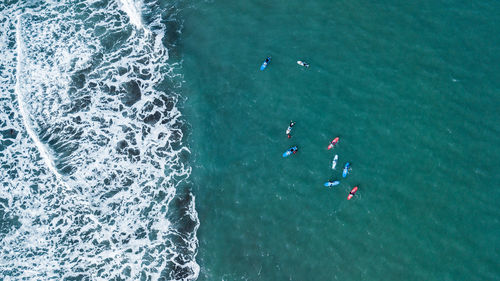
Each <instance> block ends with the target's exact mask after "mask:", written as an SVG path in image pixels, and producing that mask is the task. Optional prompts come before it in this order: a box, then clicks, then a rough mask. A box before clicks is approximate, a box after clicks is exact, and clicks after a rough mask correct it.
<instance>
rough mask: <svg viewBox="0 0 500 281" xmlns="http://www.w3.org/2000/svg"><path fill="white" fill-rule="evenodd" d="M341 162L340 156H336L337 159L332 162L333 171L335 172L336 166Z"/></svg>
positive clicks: (334, 158)
mask: <svg viewBox="0 0 500 281" xmlns="http://www.w3.org/2000/svg"><path fill="white" fill-rule="evenodd" d="M338 160H339V156H338V155H337V154H335V157H333V162H332V170H335V166H337V161H338Z"/></svg>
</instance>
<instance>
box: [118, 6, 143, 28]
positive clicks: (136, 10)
mask: <svg viewBox="0 0 500 281" xmlns="http://www.w3.org/2000/svg"><path fill="white" fill-rule="evenodd" d="M118 6H119V7H120V9H121V10H122V11H124V12H125V13H126V14H127V15H128V17H129V19H130V22H131V23H132V24H133V25H135V27H137V28H138V29H142V28H143V25H142V19H141V7H142V3H141V1H134V0H119V1H118Z"/></svg>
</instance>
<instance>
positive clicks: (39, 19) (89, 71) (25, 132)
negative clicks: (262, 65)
mask: <svg viewBox="0 0 500 281" xmlns="http://www.w3.org/2000/svg"><path fill="white" fill-rule="evenodd" d="M177 4H178V3H177V2H172V3H168V4H164V3H159V2H156V1H139V0H135V1H133V0H114V1H113V0H103V1H99V0H92V1H81V0H66V1H10V2H8V3H1V4H0V22H2V28H1V29H0V52H1V54H2V56H0V91H1V96H0V97H1V98H0V164H1V166H2V168H1V169H0V178H1V182H2V187H1V188H0V249H1V254H0V276H3V278H4V280H63V279H65V280H110V279H116V280H119V279H125V280H159V279H161V280H195V279H196V278H197V277H198V275H199V265H198V264H197V263H196V254H197V249H198V240H197V237H196V232H197V229H198V227H199V220H198V215H197V212H196V209H195V197H194V195H193V194H192V193H191V191H190V190H191V188H190V184H191V183H190V182H189V176H190V174H191V167H190V165H189V162H188V161H189V156H190V150H189V148H188V147H187V146H186V144H185V141H184V138H185V136H184V135H185V132H186V128H187V126H188V124H186V123H185V121H184V119H183V117H182V114H181V112H180V111H179V106H180V103H182V101H183V98H182V96H180V94H179V92H180V90H181V88H182V75H181V74H180V70H181V62H180V60H179V59H175V58H169V50H172V49H173V48H175V42H173V41H172V40H173V39H172V38H168V34H172V33H180V32H181V28H182V24H181V22H182V20H181V19H178V18H177V17H178V15H177V12H178V10H177V7H178V5H177ZM170 29H174V30H170Z"/></svg>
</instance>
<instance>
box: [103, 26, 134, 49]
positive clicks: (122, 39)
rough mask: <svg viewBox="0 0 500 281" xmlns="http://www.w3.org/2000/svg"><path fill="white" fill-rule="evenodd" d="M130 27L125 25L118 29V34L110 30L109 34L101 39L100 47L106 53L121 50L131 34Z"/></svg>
mask: <svg viewBox="0 0 500 281" xmlns="http://www.w3.org/2000/svg"><path fill="white" fill-rule="evenodd" d="M132 28H133V27H132V26H131V25H127V26H124V27H123V28H121V29H120V31H119V32H116V31H112V30H110V31H109V33H107V34H104V35H103V36H102V37H101V45H102V46H103V47H104V49H105V51H106V52H109V51H114V50H118V49H121V48H122V46H123V45H124V44H125V43H126V42H127V39H128V38H129V37H130V35H131V34H132Z"/></svg>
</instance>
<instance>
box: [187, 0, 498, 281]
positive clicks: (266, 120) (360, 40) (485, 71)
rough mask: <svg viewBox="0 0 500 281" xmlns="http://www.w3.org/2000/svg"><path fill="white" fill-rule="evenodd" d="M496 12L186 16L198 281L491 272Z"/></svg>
mask: <svg viewBox="0 0 500 281" xmlns="http://www.w3.org/2000/svg"><path fill="white" fill-rule="evenodd" d="M499 12H500V4H499V2H498V1H479V2H477V1H476V2H471V1H419V2H414V3H408V2H404V1H403V2H402V1H383V2H380V3H375V2H373V1H306V2H304V1H290V0H287V1H207V2H204V3H199V4H198V5H197V6H196V8H195V9H191V10H188V11H186V13H185V15H184V17H185V18H184V19H185V25H184V29H183V34H182V48H183V53H184V61H183V67H184V75H185V76H184V79H185V81H186V84H185V87H184V89H183V95H184V96H186V97H187V101H186V103H185V108H184V109H183V113H184V114H185V116H186V119H187V120H188V121H189V123H190V124H191V127H192V133H191V135H190V137H189V141H190V147H191V151H192V157H191V159H192V162H193V163H192V166H193V172H192V175H191V180H192V182H193V183H194V186H195V190H194V193H195V194H196V196H197V201H196V209H197V211H198V215H199V219H200V228H199V229H198V235H197V236H198V239H199V248H198V255H197V262H198V263H199V264H200V267H201V271H200V275H199V280H499V278H500V277H499V276H500V266H499V263H498V259H499V253H500V222H499V214H500V207H499V206H500V205H499V204H498V200H499V199H500V191H499V188H498V186H499V184H500V176H499V174H498V171H499V168H500V160H499V157H498V156H499V155H500V149H499V145H500V141H499V136H500V125H499V121H500V118H499V117H500V116H499V105H500V95H499V91H500V79H499V78H500V74H499V71H500V47H499V46H500V36H499V34H500V21H499V19H500V18H499V17H498V13H499ZM266 56H272V62H271V63H270V65H269V66H268V68H267V69H266V70H265V71H263V72H261V71H259V66H260V64H261V62H262V61H263V60H264V59H265V57H266ZM297 60H305V61H307V62H309V63H310V65H311V67H310V68H309V69H305V68H303V67H300V66H299V65H297V64H296V61H297ZM292 119H293V120H294V121H296V122H297V123H296V126H295V127H294V130H293V137H292V138H291V139H287V137H286V135H285V129H286V128H287V125H288V122H289V121H290V120H292ZM336 136H340V142H339V144H338V145H337V147H336V148H335V150H334V151H333V152H332V151H328V150H326V147H327V145H328V143H329V141H330V140H331V139H332V138H334V137H336ZM292 145H298V147H299V152H298V153H297V154H296V155H293V156H291V157H289V158H286V159H283V158H282V157H281V154H282V153H283V152H284V151H285V150H286V149H287V148H289V147H290V146H292ZM334 154H338V155H339V164H338V167H337V170H335V171H332V170H331V168H330V166H331V161H332V158H333V156H334ZM346 161H349V162H351V163H352V172H351V174H350V175H349V176H348V178H347V179H342V178H341V166H343V165H344V163H345V162H346ZM329 179H340V181H341V184H340V185H339V186H336V187H334V188H331V189H328V188H325V187H323V183H324V182H325V181H327V180H329ZM355 185H359V191H358V193H357V194H356V196H355V197H354V199H353V200H351V201H347V200H346V197H347V194H348V192H349V190H350V189H351V188H352V187H353V186H355Z"/></svg>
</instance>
